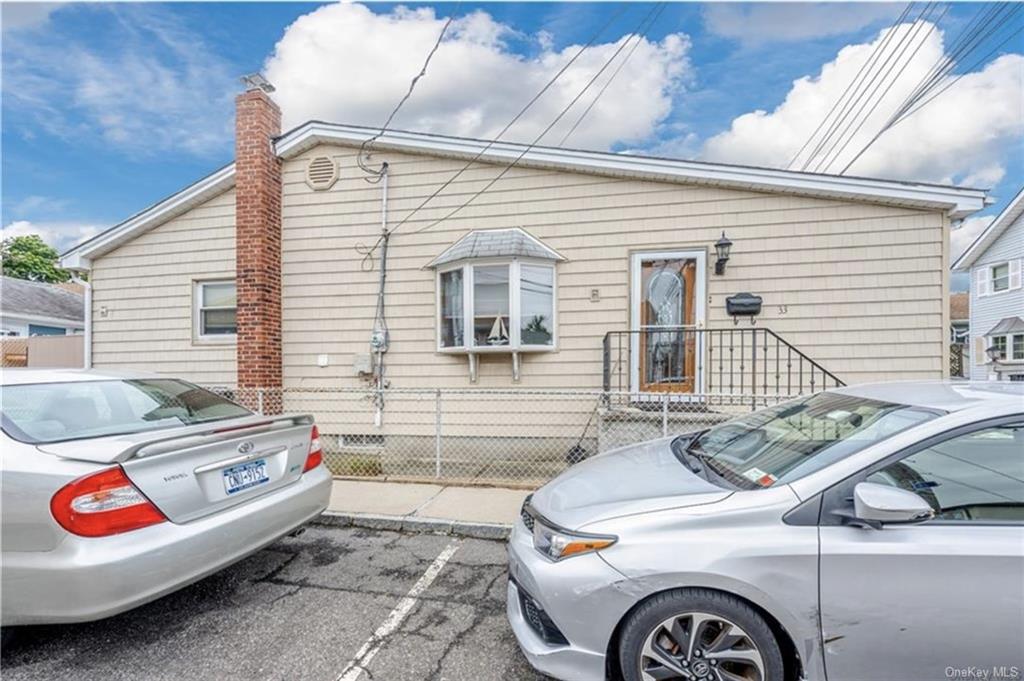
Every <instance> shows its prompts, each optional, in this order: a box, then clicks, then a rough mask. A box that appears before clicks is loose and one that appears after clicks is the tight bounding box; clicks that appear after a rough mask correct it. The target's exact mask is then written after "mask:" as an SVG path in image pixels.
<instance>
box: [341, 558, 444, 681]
mask: <svg viewBox="0 0 1024 681" xmlns="http://www.w3.org/2000/svg"><path fill="white" fill-rule="evenodd" d="M461 543H462V542H461V540H459V539H453V540H452V542H451V543H450V544H448V546H446V547H444V550H443V551H441V553H440V554H438V556H437V558H435V559H434V562H433V563H431V564H430V567H428V568H427V571H426V572H424V573H423V575H422V576H421V577H420V578H419V581H417V582H416V583H415V584H413V585H412V588H411V589H409V593H407V594H406V595H405V597H404V598H402V600H400V601H399V602H398V605H396V606H395V609H394V610H392V611H391V612H390V613H389V614H388V616H387V617H386V618H385V619H384V622H383V624H381V625H380V626H379V627H377V631H375V632H373V635H372V636H370V638H368V639H367V640H366V643H364V644H363V646H362V647H361V648H360V649H359V652H357V653H356V655H355V657H353V658H352V659H351V660H349V662H348V664H347V665H345V669H344V670H343V671H342V672H341V674H340V675H339V676H338V679H337V681H356V679H358V678H359V676H360V675H361V674H362V673H363V670H364V669H365V668H366V665H368V664H370V661H371V660H373V658H374V657H376V655H377V653H378V652H380V649H381V648H382V647H383V646H384V642H385V641H386V640H387V637H388V636H390V635H391V634H393V633H394V632H395V631H397V630H398V627H400V626H401V624H402V622H404V621H405V618H406V617H408V616H409V613H410V612H411V611H412V608H413V606H414V605H416V600H417V599H418V598H419V597H420V594H422V593H423V592H424V591H426V590H427V588H428V587H429V586H430V585H431V584H433V583H434V580H435V579H436V578H437V575H438V574H440V572H441V570H442V569H443V568H444V566H445V565H446V564H447V563H448V561H449V560H451V558H452V556H454V555H455V552H456V551H458V550H459V546H461Z"/></svg>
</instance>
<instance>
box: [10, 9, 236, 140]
mask: <svg viewBox="0 0 1024 681" xmlns="http://www.w3.org/2000/svg"><path fill="white" fill-rule="evenodd" d="M5 6H6V5H5ZM74 9H75V11H79V12H97V13H103V14H104V15H106V16H104V17H103V19H105V20H106V21H105V24H104V25H105V28H104V30H105V31H108V32H109V36H110V39H108V40H106V41H105V43H104V46H103V47H102V49H98V48H96V47H94V46H91V45H89V44H88V41H87V40H86V36H82V35H74V34H70V35H64V34H61V33H58V32H47V33H45V34H40V33H39V32H24V33H22V32H18V33H17V34H16V35H13V36H10V37H8V36H6V35H5V42H6V44H5V49H4V60H5V63H4V81H3V95H4V100H5V101H4V106H5V108H7V107H10V110H11V111H13V112H14V113H16V114H22V115H24V116H25V120H26V121H28V122H29V123H30V125H22V126H20V127H22V128H29V132H31V127H30V126H31V125H38V126H40V127H41V128H42V129H44V130H46V131H47V132H49V133H51V134H55V135H58V136H61V137H64V138H66V139H70V140H75V143H76V144H81V143H82V142H81V138H82V137H90V138H92V137H96V138H99V139H100V140H102V141H104V142H106V143H109V144H111V145H114V146H116V147H118V148H122V149H126V150H130V151H132V152H136V153H158V152H163V151H168V150H178V151H180V150H185V151H187V152H190V153H193V154H196V155H203V156H209V155H219V154H222V153H223V151H224V150H225V149H226V148H228V147H229V145H230V141H231V125H232V114H231V98H232V95H233V92H234V91H235V89H236V80H235V78H234V74H233V73H232V69H231V68H230V67H229V66H228V65H227V63H226V62H225V61H224V60H222V59H221V58H219V57H218V56H216V55H215V54H214V53H213V52H212V51H211V50H210V49H209V48H208V47H207V46H206V45H205V44H203V43H202V41H201V40H200V39H199V38H197V37H196V35H195V33H194V32H193V31H191V30H189V29H188V28H187V27H186V26H184V25H183V24H182V23H181V22H180V21H178V20H177V19H176V18H175V17H174V15H173V14H171V13H169V12H167V11H165V10H161V9H158V8H156V7H150V6H139V5H116V4H115V5H106V6H99V5H81V6H76V7H75V8H74ZM89 37H91V36H89Z"/></svg>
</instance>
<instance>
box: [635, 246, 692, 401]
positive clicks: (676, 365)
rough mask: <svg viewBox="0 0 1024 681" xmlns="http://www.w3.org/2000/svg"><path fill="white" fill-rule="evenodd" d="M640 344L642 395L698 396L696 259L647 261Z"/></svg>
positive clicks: (642, 272) (643, 267) (643, 273)
mask: <svg viewBox="0 0 1024 681" xmlns="http://www.w3.org/2000/svg"><path fill="white" fill-rule="evenodd" d="M639 265H640V278H639V279H640V281H639V284H640V290H639V292H638V293H639V295H638V296H636V298H635V299H636V300H637V302H638V304H639V306H640V309H639V313H640V314H639V321H640V325H639V328H638V331H639V333H638V334H637V335H638V338H637V339H636V341H637V343H638V344H639V382H640V386H639V387H640V390H641V392H682V393H689V392H693V391H694V386H695V385H696V355H697V333H696V332H695V331H694V329H696V304H697V298H696V276H697V261H696V259H693V258H650V259H648V258H641V259H640V262H639Z"/></svg>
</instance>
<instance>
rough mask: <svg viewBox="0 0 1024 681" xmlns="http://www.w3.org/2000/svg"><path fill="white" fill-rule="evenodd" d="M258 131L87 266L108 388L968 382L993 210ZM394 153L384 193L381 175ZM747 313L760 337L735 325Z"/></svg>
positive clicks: (977, 196)
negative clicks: (979, 244)
mask: <svg viewBox="0 0 1024 681" xmlns="http://www.w3.org/2000/svg"><path fill="white" fill-rule="evenodd" d="M237 107H238V108H237V121H236V160H235V162H234V163H233V164H231V165H228V166H226V167H224V168H222V169H220V170H218V171H216V172H215V173H213V174H212V175H209V176H207V177H205V178H203V179H201V180H199V181H198V182H196V183H195V184H192V185H190V186H188V187H186V188H184V189H182V190H181V191H180V192H178V193H177V194H174V195H173V196H171V197H169V198H167V199H165V200H163V201H161V202H160V203H158V204H156V205H154V206H152V207H150V208H148V209H146V210H144V211H142V212H141V213H139V214H137V215H135V216H133V217H132V218H130V219H128V220H127V221H125V222H123V223H121V224H119V225H117V226H115V227H113V228H111V229H110V230H108V231H106V232H104V233H103V234H100V235H98V236H96V237H95V238H93V239H90V240H88V241H86V242H84V243H82V244H80V245H78V246H76V247H75V248H73V249H72V250H70V251H69V252H67V253H65V254H64V255H63V256H62V259H61V263H62V265H63V266H64V267H68V268H73V269H78V270H87V271H89V273H90V282H91V284H92V289H93V292H92V320H93V324H92V330H91V334H90V338H91V356H92V361H93V363H94V364H95V365H96V366H103V367H113V366H127V367H132V368H136V369H146V370H156V371H161V372H167V373H171V374H176V375H180V376H184V377H186V378H188V379H192V380H194V381H197V382H200V383H203V384H207V385H210V384H213V385H237V386H240V387H253V388H255V387H270V388H275V387H278V386H285V387H288V388H296V387H299V386H302V387H303V388H323V389H332V388H365V387H372V386H380V387H384V386H389V387H390V388H392V389H404V388H471V387H473V388H501V389H507V390H508V389H512V390H530V389H548V388H560V389H579V390H592V391H595V390H601V389H602V388H612V389H621V390H624V391H632V392H633V393H636V394H640V393H659V392H662V393H664V392H674V393H714V392H757V393H789V392H798V391H806V390H808V389H820V388H821V387H822V386H823V385H826V384H829V385H831V384H834V383H830V380H831V379H830V378H829V377H830V376H832V377H834V378H835V379H837V380H839V381H842V382H845V383H858V382H864V381H880V380H890V379H915V378H917V379H920V378H941V377H943V376H945V375H947V374H948V367H949V361H948V352H949V343H948V337H949V325H950V319H949V310H948V305H947V300H948V295H949V270H948V269H947V267H946V266H945V263H947V262H948V259H949V227H950V221H951V220H953V219H959V218H962V217H964V216H966V215H969V214H971V213H973V212H975V211H977V210H979V209H981V208H982V207H983V206H984V205H985V198H986V197H985V192H983V191H981V190H974V189H964V188H958V187H947V186H938V185H929V184H916V183H909V182H895V181H886V180H876V179H867V178H851V177H842V176H831V175H817V174H809V173H799V172H791V171H785V170H772V169H765V168H751V167H742V166H730V165H724V164H717V163H705V162H694V161H682V160H671V159H662V158H650V157H644V156H637V155H620V154H614V153H604V152H589V151H575V150H568V149H557V148H549V147H532V148H531V147H527V146H525V145H522V144H515V143H508V142H493V141H482V140H473V139H463V138H456V137H447V136H442V135H434V134H422V133H414V132H403V131H395V130H389V131H387V132H384V133H383V134H381V135H379V136H378V135H377V133H378V132H379V131H377V130H373V129H369V128H363V127H355V126H349V125H337V124H330V123H321V122H309V123H306V124H304V125H302V126H299V127H298V128H295V129H293V130H291V131H289V132H288V133H286V134H284V135H281V134H280V130H279V125H280V113H279V111H278V109H277V107H276V106H275V105H274V104H273V102H272V101H271V99H270V98H269V96H268V95H267V94H266V93H264V92H263V91H261V90H258V89H254V90H250V91H248V92H246V93H244V94H242V95H240V96H239V98H238V101H237ZM371 138H373V142H372V153H371V154H370V156H369V159H368V161H367V163H369V164H370V165H371V166H373V167H374V168H379V167H381V164H382V163H384V162H386V163H387V168H388V170H387V177H386V178H385V179H381V178H373V177H369V176H368V175H367V174H366V173H365V172H364V171H363V170H361V169H360V167H359V165H358V164H357V155H358V154H359V152H360V146H361V145H363V144H364V143H367V142H368V141H369V140H370V139H371ZM517 158H518V159H519V162H518V163H517V165H516V166H515V167H514V168H512V169H511V170H509V171H508V172H507V173H505V174H504V176H503V177H502V178H501V179H500V180H499V181H497V182H496V183H495V184H494V185H493V186H492V187H489V186H488V185H489V183H491V182H492V181H493V180H494V179H495V178H496V177H497V176H498V174H499V173H502V172H503V170H504V169H505V168H506V167H507V164H509V163H510V162H512V161H513V160H515V159H517ZM468 161H475V162H474V163H473V164H472V166H471V167H469V168H468V169H466V170H465V172H463V173H461V174H459V171H460V169H463V168H465V166H466V164H467V162H468ZM370 179H373V180H380V181H376V182H370V181H368V180H370ZM484 189H486V191H484V192H483V193H482V194H480V195H479V196H476V197H475V198H474V199H473V200H472V201H471V202H470V203H469V204H468V205H467V206H465V207H464V208H462V209H461V210H460V211H459V212H458V213H457V214H455V215H452V216H449V214H450V213H451V211H453V210H454V209H455V208H457V207H458V206H460V205H462V204H464V203H465V202H466V201H467V200H469V199H471V197H474V195H475V194H476V193H477V192H480V191H481V190H484ZM435 193H438V195H437V196H434V194H435ZM423 204H425V205H424V207H423V208H422V209H421V210H419V211H416V212H415V213H414V211H415V209H416V208H417V207H418V206H421V205H423ZM410 216H411V217H410ZM382 222H383V223H385V224H382ZM385 226H386V228H387V229H389V230H392V231H391V232H390V236H389V238H388V239H387V242H386V244H385V242H383V241H382V240H381V239H380V236H381V234H382V228H384V227H385ZM723 234H724V235H725V237H726V238H727V239H728V240H729V241H731V252H730V254H729V255H730V257H729V259H728V261H727V262H723V263H722V266H721V267H716V263H718V261H719V258H718V255H717V253H716V242H718V241H719V240H720V239H721V238H722V236H723ZM374 244H378V247H377V248H376V250H374V251H373V252H372V254H369V255H368V251H369V249H370V248H372V247H373V246H374ZM384 246H386V249H385V248H383V247H384ZM385 256H386V259H385ZM382 266H383V267H384V269H385V270H386V279H385V278H383V277H382ZM717 271H720V273H717ZM382 282H383V284H384V288H383V294H382V295H381V291H380V286H381V284H382ZM744 292H749V293H751V294H754V295H757V296H760V297H761V298H762V300H763V304H762V306H761V308H760V314H759V315H757V316H756V318H755V319H754V323H751V319H750V318H749V317H742V318H740V317H737V318H736V319H735V320H734V318H733V317H731V316H730V314H729V313H728V311H727V307H726V299H727V298H729V297H730V296H733V295H735V294H738V293H744ZM750 302H753V301H750ZM755 307H756V305H755ZM382 312H383V314H382ZM382 361H383V368H382V366H381V363H382ZM743 372H746V373H743ZM798 372H799V376H798ZM730 376H731V378H730ZM812 377H813V378H812ZM811 380H813V381H814V383H813V384H812V383H811V382H810V381H811ZM489 413H491V414H493V413H495V411H494V408H493V407H491V408H490V412H489ZM423 423H425V424H429V425H425V426H424V428H433V425H432V424H433V420H432V417H429V418H427V420H425V421H423ZM386 427H388V424H387V423H386V420H385V428H386Z"/></svg>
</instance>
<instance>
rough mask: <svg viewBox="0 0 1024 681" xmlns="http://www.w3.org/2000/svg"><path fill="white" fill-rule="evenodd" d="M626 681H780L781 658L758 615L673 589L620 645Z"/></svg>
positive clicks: (635, 620)
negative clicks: (678, 680)
mask: <svg viewBox="0 0 1024 681" xmlns="http://www.w3.org/2000/svg"><path fill="white" fill-rule="evenodd" d="M619 660H620V663H621V666H622V676H623V678H624V679H625V681H668V680H669V679H685V680H686V681H782V679H783V675H784V671H783V669H784V667H783V664H782V652H781V651H780V650H779V644H778V642H777V641H776V640H775V635H774V634H773V633H772V630H771V629H770V628H769V627H768V624H767V623H766V622H765V621H764V618H763V617H761V616H760V615H759V614H758V613H757V611H755V610H754V609H753V608H752V607H750V606H749V605H747V604H746V603H744V602H743V601H741V600H739V599H738V598H734V597H732V596H729V595H728V594H723V593H719V592H717V591H708V590H705V589H677V590H675V591H668V592H666V593H663V594H658V595H657V596H654V597H653V598H651V599H650V600H648V601H647V602H645V603H644V604H643V605H641V606H640V607H639V608H638V609H637V610H636V612H634V613H633V614H632V615H631V616H630V618H629V620H628V621H627V622H626V625H625V628H624V629H623V632H622V638H621V639H620V642H619Z"/></svg>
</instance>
